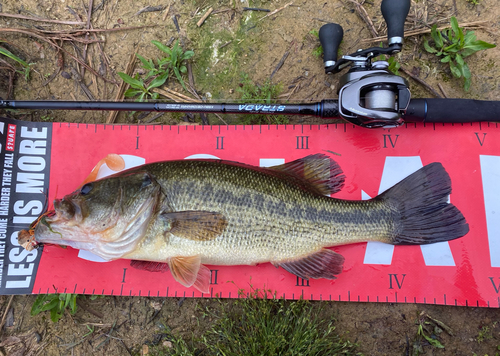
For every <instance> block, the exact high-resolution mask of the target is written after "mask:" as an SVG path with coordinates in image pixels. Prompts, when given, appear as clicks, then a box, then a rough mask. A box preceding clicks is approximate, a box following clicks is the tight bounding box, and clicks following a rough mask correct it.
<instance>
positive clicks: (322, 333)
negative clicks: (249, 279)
mask: <svg viewBox="0 0 500 356" xmlns="http://www.w3.org/2000/svg"><path fill="white" fill-rule="evenodd" d="M240 296H241V297H244V298H242V299H238V300H236V301H235V303H234V304H233V307H227V306H226V304H222V303H221V306H220V312H219V316H218V318H217V320H216V321H215V323H214V325H213V326H212V328H211V329H210V330H209V331H208V332H207V333H206V335H205V336H204V337H203V344H204V345H205V346H206V347H207V351H208V354H210V355H228V356H229V355H247V356H251V355H270V356H273V355H290V356H294V355H302V356H308V355H358V353H357V352H356V345H355V344H352V343H351V342H349V341H347V340H343V339H342V338H341V337H340V336H339V335H338V334H337V333H336V330H335V327H334V326H333V321H331V320H324V319H323V318H321V317H320V313H321V310H319V309H318V308H315V307H314V306H313V305H312V304H311V303H310V302H307V301H303V300H300V301H293V302H287V301H285V300H283V299H277V298H276V295H275V294H273V293H272V292H271V291H268V290H259V289H252V290H251V292H250V293H249V295H248V296H245V295H244V293H243V291H241V292H240Z"/></svg>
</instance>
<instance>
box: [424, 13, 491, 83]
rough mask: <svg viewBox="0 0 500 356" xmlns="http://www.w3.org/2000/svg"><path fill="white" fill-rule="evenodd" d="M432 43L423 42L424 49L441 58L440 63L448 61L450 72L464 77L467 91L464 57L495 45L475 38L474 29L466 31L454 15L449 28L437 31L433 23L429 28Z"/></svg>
mask: <svg viewBox="0 0 500 356" xmlns="http://www.w3.org/2000/svg"><path fill="white" fill-rule="evenodd" d="M431 37H432V40H433V45H431V44H430V43H429V41H427V40H426V41H425V42H424V47H425V50H426V51H427V52H429V53H433V54H435V55H436V56H438V57H443V58H442V59H441V62H442V63H448V64H449V66H450V70H451V73H452V74H453V76H455V77H457V78H461V77H463V78H464V89H465V91H469V89H470V86H471V72H470V69H469V66H468V65H467V63H465V60H464V58H466V57H468V56H470V55H472V54H474V53H476V52H477V51H481V50H484V49H488V48H494V47H496V45H494V44H491V43H488V42H484V41H481V40H477V39H476V35H474V31H466V30H465V29H463V28H461V27H459V26H458V21H457V19H456V18H455V17H453V16H452V17H451V29H447V30H444V31H442V32H441V31H439V30H438V29H437V26H436V25H434V26H433V27H432V30H431Z"/></svg>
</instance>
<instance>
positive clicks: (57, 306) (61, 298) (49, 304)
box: [31, 293, 78, 323]
mask: <svg viewBox="0 0 500 356" xmlns="http://www.w3.org/2000/svg"><path fill="white" fill-rule="evenodd" d="M77 297H78V294H63V293H61V294H39V295H38V296H37V297H36V300H35V302H34V303H33V306H32V307H31V316H34V315H38V314H40V313H41V312H44V311H50V319H51V320H52V321H53V322H54V323H57V322H58V321H59V319H61V318H62V316H63V315H64V311H65V310H66V309H68V310H69V312H70V314H71V315H74V314H75V313H76V298H77Z"/></svg>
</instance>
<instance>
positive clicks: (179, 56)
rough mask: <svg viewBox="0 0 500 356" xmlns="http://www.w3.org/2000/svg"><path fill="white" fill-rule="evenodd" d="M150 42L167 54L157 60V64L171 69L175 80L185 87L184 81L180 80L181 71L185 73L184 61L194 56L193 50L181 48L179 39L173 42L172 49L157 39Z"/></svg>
mask: <svg viewBox="0 0 500 356" xmlns="http://www.w3.org/2000/svg"><path fill="white" fill-rule="evenodd" d="M151 43H152V44H154V45H155V46H156V47H158V49H159V50H161V51H163V52H165V53H166V54H168V57H165V58H162V59H159V60H158V66H159V67H160V68H162V67H163V66H165V65H166V66H167V68H166V69H167V70H168V69H172V71H173V72H174V74H175V76H176V77H177V80H178V81H179V82H180V83H181V84H182V87H183V88H184V89H185V90H187V89H186V86H185V85H184V81H183V80H182V75H181V73H182V74H183V73H186V72H187V68H186V66H185V65H184V63H185V62H186V61H187V60H188V59H189V58H191V57H193V56H194V52H193V51H186V52H184V50H183V49H182V47H181V46H179V41H178V40H177V42H175V44H174V46H173V47H172V49H170V48H168V47H167V46H165V45H164V44H162V43H160V42H158V41H151Z"/></svg>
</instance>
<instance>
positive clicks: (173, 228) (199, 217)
mask: <svg viewBox="0 0 500 356" xmlns="http://www.w3.org/2000/svg"><path fill="white" fill-rule="evenodd" d="M160 217H161V218H162V219H165V220H167V221H168V222H169V226H170V230H168V232H170V233H172V234H173V235H175V236H178V237H183V238H186V239H190V240H196V241H209V240H213V239H215V238H216V237H217V236H219V235H220V234H221V233H222V232H223V231H224V230H225V229H226V226H227V220H226V218H225V217H224V215H222V214H220V213H216V212H211V211H180V212H168V213H167V212H165V213H162V214H160Z"/></svg>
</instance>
